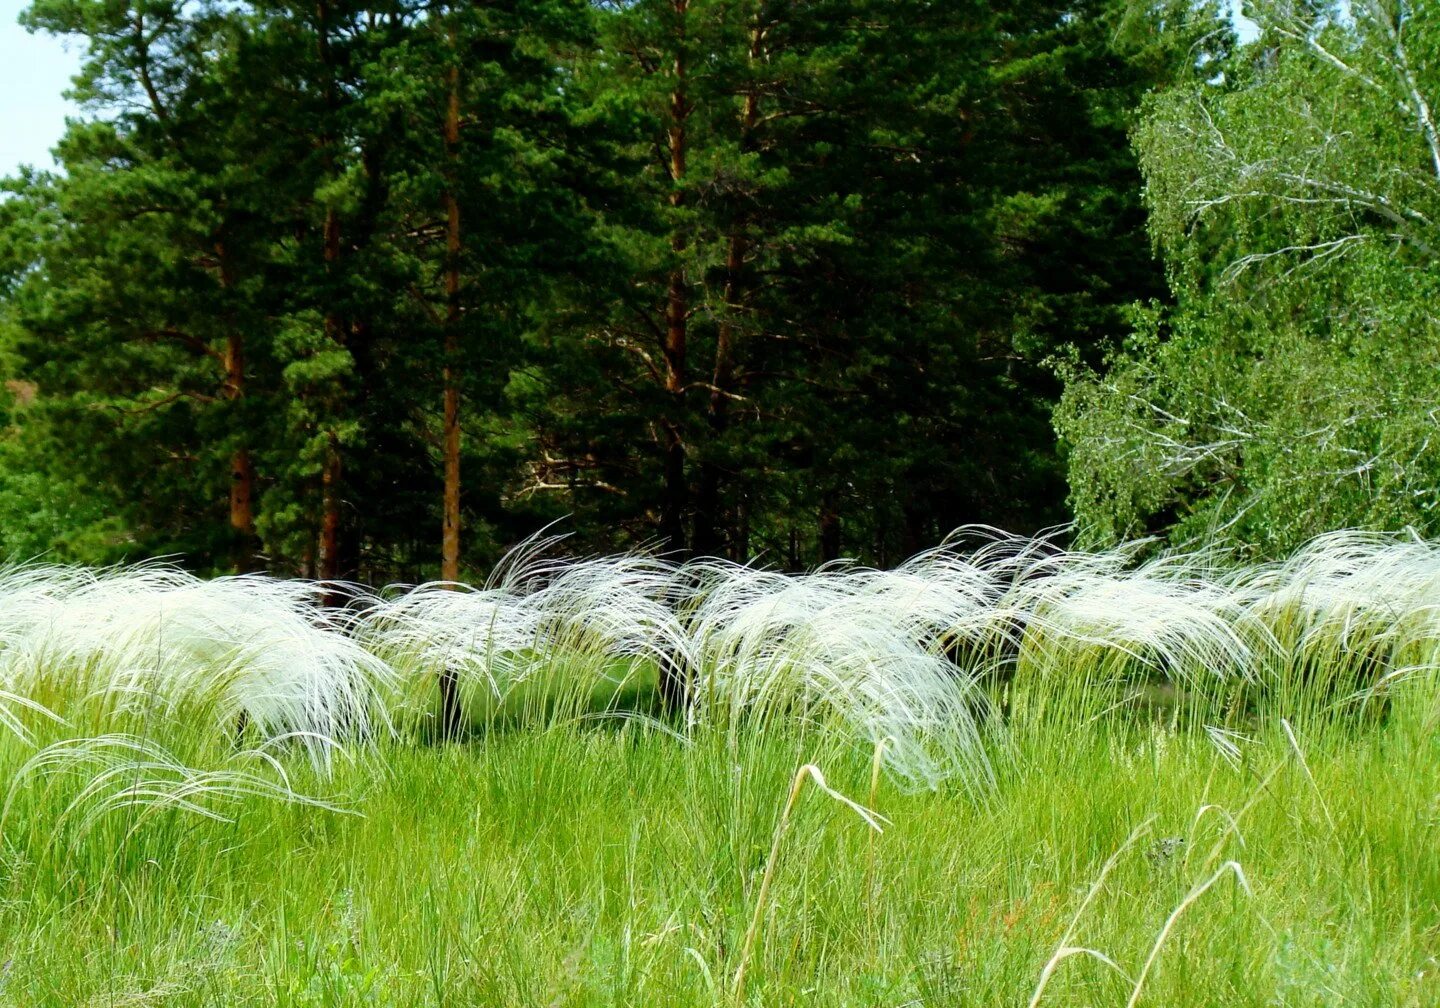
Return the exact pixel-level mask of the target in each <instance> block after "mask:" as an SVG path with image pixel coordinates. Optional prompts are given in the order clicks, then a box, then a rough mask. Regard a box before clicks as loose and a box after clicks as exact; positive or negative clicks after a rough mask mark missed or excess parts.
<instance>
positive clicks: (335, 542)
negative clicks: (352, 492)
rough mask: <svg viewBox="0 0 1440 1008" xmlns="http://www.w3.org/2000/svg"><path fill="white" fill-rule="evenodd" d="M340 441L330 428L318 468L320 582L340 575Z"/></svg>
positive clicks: (318, 571) (335, 578) (332, 579)
mask: <svg viewBox="0 0 1440 1008" xmlns="http://www.w3.org/2000/svg"><path fill="white" fill-rule="evenodd" d="M341 475H342V473H341V465H340V444H339V439H338V438H337V437H336V436H335V433H334V431H331V432H330V433H329V434H327V435H326V444H325V464H324V466H323V468H322V469H321V470H320V543H319V548H318V549H317V550H316V554H317V556H318V564H317V566H318V570H317V573H318V575H319V577H320V580H322V581H335V580H337V579H339V577H340V477H341Z"/></svg>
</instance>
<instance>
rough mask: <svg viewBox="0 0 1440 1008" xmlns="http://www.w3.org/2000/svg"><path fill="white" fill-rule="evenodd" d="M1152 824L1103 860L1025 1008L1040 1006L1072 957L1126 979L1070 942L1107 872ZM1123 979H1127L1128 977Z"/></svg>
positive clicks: (1095, 955)
mask: <svg viewBox="0 0 1440 1008" xmlns="http://www.w3.org/2000/svg"><path fill="white" fill-rule="evenodd" d="M1152 822H1154V817H1153V816H1152V817H1150V818H1148V819H1146V820H1145V821H1144V822H1142V823H1141V824H1140V825H1139V826H1136V827H1135V828H1134V829H1133V830H1131V831H1130V835H1129V836H1127V837H1126V838H1125V840H1124V842H1123V843H1121V844H1120V846H1119V847H1117V848H1115V853H1113V854H1111V855H1110V857H1109V858H1108V859H1106V861H1105V864H1104V865H1102V866H1101V868H1100V874H1099V875H1098V876H1096V878H1095V881H1094V882H1093V883H1092V884H1091V886H1090V891H1089V892H1087V893H1086V894H1085V898H1084V899H1083V900H1081V901H1080V907H1079V909H1077V910H1076V911H1075V914H1074V916H1072V917H1071V918H1070V924H1069V926H1068V927H1066V928H1065V933H1064V934H1063V935H1061V937H1060V944H1059V946H1058V947H1057V948H1056V949H1055V953H1054V954H1053V955H1052V956H1050V959H1049V960H1048V961H1047V962H1046V963H1045V968H1044V969H1042V970H1041V971H1040V979H1039V981H1038V982H1037V983H1036V985H1035V993H1034V994H1032V995H1031V996H1030V1004H1029V1005H1028V1008H1035V1006H1036V1005H1038V1004H1039V1003H1040V999H1041V998H1042V997H1043V996H1044V995H1045V987H1046V985H1048V984H1049V983H1050V976H1051V974H1053V973H1054V972H1055V970H1056V968H1057V967H1059V965H1060V964H1061V963H1062V962H1064V961H1065V960H1066V959H1068V958H1070V957H1071V956H1073V955H1088V956H1091V957H1093V958H1095V959H1099V960H1100V961H1101V962H1103V963H1105V964H1106V965H1108V966H1110V967H1111V968H1112V969H1114V970H1115V971H1116V972H1117V973H1119V974H1120V975H1121V976H1125V971H1124V970H1122V969H1121V968H1120V967H1119V966H1117V965H1116V964H1115V962H1114V960H1112V959H1110V958H1109V957H1108V956H1106V955H1104V954H1103V953H1100V952H1096V951H1095V950H1094V949H1087V948H1077V947H1075V946H1072V945H1071V944H1070V942H1071V941H1073V940H1074V938H1075V931H1076V929H1078V928H1079V926H1080V918H1081V917H1083V916H1084V915H1085V911H1086V910H1087V909H1089V907H1090V904H1091V903H1092V902H1093V901H1094V900H1095V897H1096V896H1098V895H1100V890H1101V889H1103V888H1104V887H1105V880H1106V879H1107V878H1109V877H1110V872H1111V871H1112V870H1114V868H1115V866H1116V865H1117V864H1119V863H1120V858H1121V856H1122V855H1124V853H1125V852H1126V851H1127V850H1129V849H1130V848H1131V847H1132V846H1134V844H1135V841H1137V840H1139V839H1140V838H1141V837H1142V836H1144V835H1145V831H1146V830H1147V829H1149V828H1150V824H1151V823H1152ZM1126 979H1129V978H1128V977H1127V978H1126Z"/></svg>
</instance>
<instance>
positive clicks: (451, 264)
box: [440, 26, 460, 581]
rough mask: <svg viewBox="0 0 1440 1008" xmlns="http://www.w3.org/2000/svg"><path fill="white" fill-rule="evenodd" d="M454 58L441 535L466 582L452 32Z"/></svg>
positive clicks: (447, 556)
mask: <svg viewBox="0 0 1440 1008" xmlns="http://www.w3.org/2000/svg"><path fill="white" fill-rule="evenodd" d="M450 47H451V49H452V52H451V58H452V60H453V61H457V62H452V63H451V65H450V68H449V70H448V71H447V72H446V85H447V90H448V92H449V95H448V100H447V101H446V104H445V156H446V160H447V161H448V162H449V164H448V168H449V177H448V179H447V181H446V188H445V221H446V227H445V351H444V352H445V365H444V377H443V381H444V385H445V419H444V453H445V489H444V494H443V501H442V511H443V515H442V519H441V533H440V579H441V580H442V581H459V580H460V385H459V376H458V367H459V360H458V358H459V354H460V200H459V197H458V196H457V195H456V192H455V188H456V184H457V181H458V177H459V171H458V169H459V160H460V66H459V63H458V59H459V53H458V52H454V51H453V50H454V49H455V48H456V38H455V29H454V27H453V26H452V27H451V29H450Z"/></svg>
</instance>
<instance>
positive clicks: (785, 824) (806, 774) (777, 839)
mask: <svg viewBox="0 0 1440 1008" xmlns="http://www.w3.org/2000/svg"><path fill="white" fill-rule="evenodd" d="M806 780H810V781H812V782H813V783H814V785H815V786H816V787H817V788H819V789H820V791H821V792H822V793H823V794H827V795H829V796H830V797H831V798H834V799H835V800H836V801H838V802H840V803H841V804H842V805H845V806H847V807H848V808H850V809H852V810H853V811H854V812H855V814H856V815H858V816H860V818H861V819H863V820H865V823H866V825H868V826H869V827H870V828H871V829H873V830H875V831H876V832H877V833H878V832H881V831H882V828H881V825H880V824H881V823H882V822H889V820H888V819H886V818H885V817H884V816H882V815H878V814H877V813H875V812H873V811H871V810H870V809H867V808H865V807H864V806H863V805H860V804H858V803H857V802H855V801H852V800H851V799H849V798H847V797H845V796H844V795H843V794H841V793H840V792H839V791H836V790H835V789H834V788H832V787H831V786H830V785H829V784H827V783H826V782H825V775H824V774H823V773H821V771H820V768H819V767H817V766H816V765H815V764H814V763H806V764H805V765H804V766H802V767H801V768H800V769H799V770H797V771H795V778H794V780H793V781H792V782H791V784H790V794H789V796H788V797H787V798H786V799H785V807H784V808H783V809H781V811H780V821H779V822H778V823H776V825H775V836H774V839H773V840H772V841H771V843H770V855H769V857H767V858H766V859H765V873H764V874H763V875H762V876H761V877H760V891H759V893H757V894H756V897H755V912H754V914H753V915H752V916H751V918H750V926H749V927H748V928H747V929H746V931H745V941H744V943H743V944H742V945H741V947H740V959H739V961H738V962H737V963H736V964H735V980H734V986H733V989H732V993H733V995H734V1003H735V1004H736V1005H743V1004H744V1003H745V971H746V968H747V967H748V966H749V964H750V956H751V953H753V952H754V950H755V944H756V941H757V940H758V938H759V935H760V925H761V922H762V921H763V920H764V917H765V907H766V903H767V902H768V900H769V896H770V883H771V881H772V880H773V879H774V878H775V866H776V864H777V863H778V862H779V860H780V850H781V847H782V846H783V844H784V843H785V836H786V834H787V833H789V831H790V819H791V815H792V813H793V812H794V811H795V805H796V803H797V802H798V801H799V800H800V793H801V791H802V790H803V789H804V786H805V781H806Z"/></svg>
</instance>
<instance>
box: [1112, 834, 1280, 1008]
mask: <svg viewBox="0 0 1440 1008" xmlns="http://www.w3.org/2000/svg"><path fill="white" fill-rule="evenodd" d="M1227 872H1233V873H1234V875H1235V882H1236V884H1237V885H1238V886H1239V887H1240V890H1241V891H1242V892H1244V893H1245V895H1247V896H1249V895H1252V893H1251V891H1250V883H1249V882H1248V881H1247V880H1246V878H1245V872H1244V871H1243V870H1242V869H1241V867H1240V862H1238V861H1226V862H1225V863H1224V864H1222V865H1221V866H1220V867H1219V868H1217V869H1216V870H1215V874H1213V875H1211V876H1210V877H1209V878H1208V879H1206V880H1205V881H1204V882H1202V883H1200V884H1199V885H1197V886H1196V887H1195V888H1193V889H1191V890H1190V892H1189V893H1187V894H1186V896H1185V898H1184V899H1183V900H1181V901H1180V905H1179V906H1177V907H1176V908H1175V909H1174V910H1173V911H1171V913H1170V916H1169V917H1167V918H1166V919H1165V926H1164V927H1162V928H1161V929H1160V934H1159V935H1158V936H1157V937H1156V938H1155V944H1154V945H1153V946H1151V948H1150V954H1149V955H1148V956H1146V957H1145V965H1144V966H1142V967H1141V968H1140V975H1139V976H1138V977H1136V978H1135V988H1134V989H1133V990H1132V991H1131V992H1130V1000H1129V1001H1126V1002H1125V1008H1135V1006H1136V1005H1137V1004H1139V1003H1140V994H1141V992H1142V991H1143V990H1144V987H1145V978H1146V977H1148V976H1149V975H1150V968H1151V967H1152V966H1154V965H1155V960H1156V959H1158V958H1160V948H1161V946H1163V945H1164V944H1165V939H1166V938H1167V937H1169V935H1170V930H1171V929H1172V928H1173V927H1174V926H1175V922H1176V921H1177V920H1179V919H1180V915H1181V914H1182V913H1184V912H1185V910H1186V909H1187V908H1188V907H1189V906H1190V904H1192V903H1194V902H1195V901H1196V900H1198V899H1199V898H1200V897H1201V896H1203V895H1205V893H1207V892H1209V890H1210V888H1211V887H1212V886H1214V885H1215V883H1216V882H1219V881H1220V880H1221V879H1222V878H1224V877H1225V875H1226V873H1227Z"/></svg>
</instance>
